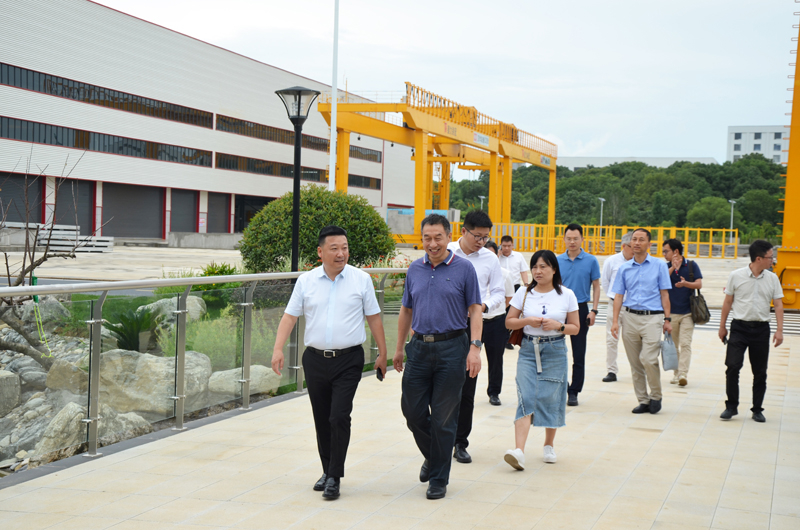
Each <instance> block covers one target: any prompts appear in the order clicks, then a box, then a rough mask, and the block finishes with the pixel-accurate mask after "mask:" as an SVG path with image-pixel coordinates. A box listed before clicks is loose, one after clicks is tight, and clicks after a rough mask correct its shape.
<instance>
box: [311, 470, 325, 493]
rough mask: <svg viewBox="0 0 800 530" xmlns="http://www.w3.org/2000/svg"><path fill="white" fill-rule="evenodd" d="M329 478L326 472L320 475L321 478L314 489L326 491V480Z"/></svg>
mask: <svg viewBox="0 0 800 530" xmlns="http://www.w3.org/2000/svg"><path fill="white" fill-rule="evenodd" d="M327 479H328V475H326V474H325V473H323V474H322V476H321V477H319V480H318V481H317V482H316V484H314V491H325V481H326V480H327Z"/></svg>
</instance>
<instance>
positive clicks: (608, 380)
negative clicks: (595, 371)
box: [603, 372, 617, 383]
mask: <svg viewBox="0 0 800 530" xmlns="http://www.w3.org/2000/svg"><path fill="white" fill-rule="evenodd" d="M616 380H617V374H615V373H614V372H608V375H607V376H605V377H604V378H603V382H604V383H613V382H614V381H616Z"/></svg>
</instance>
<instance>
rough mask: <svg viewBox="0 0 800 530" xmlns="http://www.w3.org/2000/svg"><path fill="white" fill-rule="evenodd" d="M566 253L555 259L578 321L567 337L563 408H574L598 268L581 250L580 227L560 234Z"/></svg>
mask: <svg viewBox="0 0 800 530" xmlns="http://www.w3.org/2000/svg"><path fill="white" fill-rule="evenodd" d="M564 243H566V246H567V251H566V252H564V253H563V254H560V255H559V256H558V268H559V270H560V272H561V281H562V283H563V285H564V286H565V287H567V288H569V289H572V292H573V293H575V297H576V298H577V299H578V320H579V322H580V325H581V329H580V331H579V332H578V334H577V335H572V336H570V338H569V340H570V343H571V344H572V382H571V383H570V384H569V388H568V389H567V405H569V406H571V407H575V406H577V405H578V393H579V392H580V391H581V390H583V381H584V379H585V377H586V335H587V334H588V333H589V326H593V325H594V319H595V317H596V316H597V306H598V304H600V264H599V263H598V262H597V258H595V257H594V256H592V255H591V254H589V253H588V252H586V251H585V250H583V248H581V246H582V245H583V227H581V225H579V224H575V223H572V224H570V225H568V226H567V228H566V230H564ZM590 292H591V295H592V310H591V311H589V296H590Z"/></svg>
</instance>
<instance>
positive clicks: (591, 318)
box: [586, 311, 597, 326]
mask: <svg viewBox="0 0 800 530" xmlns="http://www.w3.org/2000/svg"><path fill="white" fill-rule="evenodd" d="M595 318H597V315H595V314H594V311H589V315H588V316H587V317H586V319H587V320H588V321H589V326H594V319H595Z"/></svg>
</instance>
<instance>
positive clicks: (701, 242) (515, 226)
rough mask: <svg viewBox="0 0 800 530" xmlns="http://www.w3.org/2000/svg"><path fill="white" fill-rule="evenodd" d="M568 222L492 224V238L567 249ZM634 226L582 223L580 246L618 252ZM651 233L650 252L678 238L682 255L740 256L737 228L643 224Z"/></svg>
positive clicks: (523, 248) (523, 247) (518, 246)
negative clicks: (559, 223)
mask: <svg viewBox="0 0 800 530" xmlns="http://www.w3.org/2000/svg"><path fill="white" fill-rule="evenodd" d="M461 227H462V223H453V224H452V230H453V240H456V239H458V238H459V237H460V236H461ZM566 228H567V225H555V226H552V225H539V224H520V223H495V224H494V226H493V227H492V232H491V235H492V240H494V241H495V242H496V243H497V244H498V245H500V238H501V237H503V236H504V235H510V236H511V237H513V238H514V250H517V251H519V252H535V251H537V250H541V249H549V250H552V251H554V252H556V253H557V254H558V253H562V252H565V251H566V246H565V243H564V231H565V230H566ZM636 228H640V227H636V226H597V225H584V226H583V249H584V250H585V251H586V252H589V253H590V254H594V255H597V256H607V255H611V254H615V253H617V252H619V251H620V244H621V239H622V236H623V235H625V234H626V233H628V232H631V231H633V230H635V229H636ZM641 228H646V229H647V230H649V231H650V234H651V244H650V254H652V255H660V254H661V245H662V243H663V242H664V241H666V240H667V239H673V238H674V239H678V240H680V241H681V242H682V243H683V246H684V254H685V255H686V256H688V257H694V258H719V259H724V258H728V259H735V258H738V257H739V250H738V240H739V231H738V230H736V229H734V230H730V229H727V228H677V227H663V226H645V227H641Z"/></svg>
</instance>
